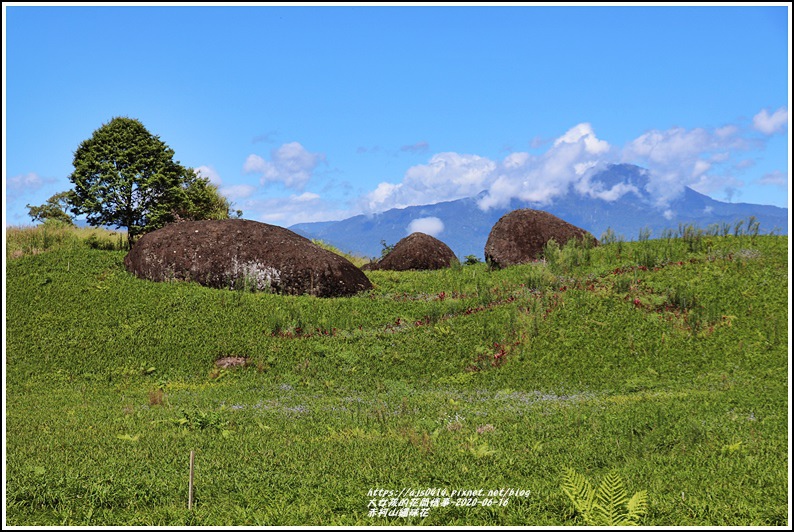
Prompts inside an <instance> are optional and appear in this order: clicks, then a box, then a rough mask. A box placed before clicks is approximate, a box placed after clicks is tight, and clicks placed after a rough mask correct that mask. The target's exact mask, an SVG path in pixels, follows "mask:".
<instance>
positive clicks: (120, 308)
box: [4, 224, 790, 527]
mask: <svg viewBox="0 0 794 532" xmlns="http://www.w3.org/2000/svg"><path fill="white" fill-rule="evenodd" d="M42 225H47V224H42ZM731 228H732V226H731ZM41 231H42V227H41V226H39V227H36V228H33V229H30V230H25V231H17V230H11V229H8V230H7V234H8V241H9V244H11V243H15V244H14V245H17V244H16V242H18V241H19V240H23V239H29V242H30V244H31V246H41V244H42V237H41ZM48 231H49V236H48V237H47V240H48V246H49V247H48V248H47V251H46V252H40V251H39V252H35V253H34V252H31V253H24V254H22V255H21V256H18V257H16V258H14V259H13V260H9V261H7V264H6V274H7V292H6V302H7V309H6V316H5V319H6V330H7V332H6V366H5V374H4V377H5V380H6V394H5V402H4V406H5V414H6V418H5V421H6V426H7V430H6V449H5V460H6V468H7V469H6V478H7V482H6V511H7V520H8V523H9V524H12V525H17V526H50V525H61V526H70V525H72V526H90V525H100V526H120V525H127V526H217V525H219V524H220V525H241V526H274V525H275V526H290V525H303V526H306V525H309V526H370V525H374V526H397V525H407V526H469V527H470V526H500V527H519V526H523V527H526V526H548V527H560V526H573V525H580V524H584V522H585V521H584V517H583V514H582V513H581V512H579V513H575V512H577V511H576V510H575V509H574V508H575V507H572V506H571V502H569V500H568V498H567V497H566V495H565V494H564V493H563V492H562V490H561V471H560V469H559V466H560V465H562V464H566V465H570V466H571V468H572V469H573V470H577V471H582V472H585V473H586V474H588V473H587V472H589V471H592V472H593V473H592V474H593V475H597V476H599V477H600V478H599V481H600V479H601V478H604V477H603V476H604V475H606V474H607V472H609V471H612V472H613V475H614V477H615V478H612V479H606V478H604V482H602V484H604V488H603V489H602V492H603V493H602V494H601V496H600V497H599V488H600V486H599V485H597V484H596V483H595V482H594V483H593V487H591V489H592V491H593V496H592V500H593V501H594V504H598V505H599V507H601V508H604V509H607V510H608V511H606V512H601V511H597V512H596V511H595V510H593V511H594V512H595V513H594V514H593V515H595V516H596V517H593V519H603V520H604V522H618V521H619V520H620V519H621V517H623V518H628V516H635V515H636V516H642V517H638V518H637V519H636V522H638V523H642V525H646V526H662V527H669V526H710V527H715V526H743V527H748V526H785V525H787V524H788V522H787V519H788V510H789V508H788V497H787V496H788V486H789V479H788V476H787V472H788V469H787V467H786V466H787V464H788V458H789V457H788V433H789V432H788V416H787V412H788V407H789V389H788V381H787V369H788V366H787V365H788V360H789V358H790V357H788V356H787V354H788V352H787V349H788V341H789V339H788V328H787V323H788V299H787V291H786V287H787V286H788V279H789V269H790V267H789V263H788V237H785V236H767V235H758V236H755V237H753V235H751V234H747V235H740V236H738V237H736V236H734V235H733V234H732V233H731V232H729V234H728V235H726V236H715V235H703V238H702V240H701V242H702V245H701V247H700V248H699V251H696V252H693V251H691V250H690V245H689V243H688V242H687V241H685V240H684V239H683V238H681V237H680V236H679V235H678V232H677V231H676V232H670V233H665V234H666V235H667V237H665V238H661V239H657V240H648V241H645V242H623V244H622V245H623V248H622V250H620V251H619V250H618V249H617V243H614V244H608V245H602V246H597V247H594V248H592V249H590V250H589V254H590V255H589V260H588V259H586V255H585V250H583V249H576V250H575V252H574V251H572V250H566V249H565V248H563V249H562V250H560V256H559V257H558V258H559V260H558V261H557V263H556V264H555V265H552V264H550V263H548V262H542V261H539V262H536V263H532V264H526V265H519V266H514V267H510V268H503V269H500V270H493V271H492V270H489V268H488V265H487V264H482V263H480V264H475V265H471V266H466V267H463V266H461V267H458V268H447V269H444V270H438V271H430V272H389V271H372V272H367V275H368V276H369V277H370V279H371V280H372V281H373V283H374V285H375V288H374V289H373V290H371V291H369V292H368V293H366V294H362V295H359V296H355V297H351V298H338V299H318V298H314V297H309V296H299V297H296V296H278V295H273V294H269V293H266V292H256V293H251V292H243V291H239V292H230V291H228V290H213V289H209V288H205V287H202V286H199V285H197V284H194V283H187V282H164V283H152V282H148V281H144V280H141V279H138V278H136V277H134V276H132V275H130V274H129V273H128V272H126V270H125V268H124V264H123V259H124V251H118V250H115V251H105V250H102V249H100V248H98V247H97V248H92V247H91V246H90V245H89V244H87V243H86V242H85V240H86V238H84V237H83V236H79V238H78V235H82V233H81V232H80V231H78V230H77V229H69V230H68V231H67V230H66V229H65V228H63V227H60V228H58V229H57V232H56V230H55V229H54V228H48ZM720 231H721V229H720ZM97 234H98V235H99V236H98V237H97V238H98V239H99V240H102V238H103V237H102V235H100V234H99V232H97ZM108 234H109V233H108ZM61 235H62V236H61ZM34 236H35V238H37V239H38V240H37V241H36V242H33V238H34ZM109 238H111V237H109ZM59 239H62V240H59ZM111 239H112V238H111ZM709 240H711V245H709V244H708V241H709ZM641 246H644V250H645V252H646V253H647V255H648V257H649V261H650V262H652V263H653V264H655V266H654V267H653V268H648V267H644V266H643V265H642V264H640V263H638V262H637V261H635V260H633V258H634V257H640V256H641V254H640V253H639V252H638V248H640V247H641ZM566 254H569V255H567V256H566ZM575 264H578V265H575ZM227 357H242V358H244V359H245V361H246V362H245V365H244V366H229V367H226V368H221V367H219V366H218V361H219V360H220V359H222V358H227ZM497 357H498V358H497ZM497 361H498V363H497ZM473 366H476V367H478V368H479V369H480V371H472V369H471V368H472V367H473ZM64 442H67V443H68V445H65V444H64ZM191 450H195V451H196V478H195V480H196V482H195V490H196V491H195V495H196V500H195V503H196V505H195V507H194V509H193V510H192V511H191V512H187V510H186V509H185V506H186V497H187V465H188V456H189V453H190V451H191ZM307 464H311V467H307ZM588 476H589V474H588ZM619 479H624V480H625V481H626V486H627V488H628V487H631V486H633V485H635V484H637V485H639V486H640V487H642V488H643V489H644V490H645V491H646V493H647V496H646V497H641V496H640V495H635V497H630V496H629V495H630V494H631V493H633V492H635V491H637V489H630V490H629V489H626V490H623V489H621V484H620V483H619V482H618V481H619ZM629 479H631V482H629ZM569 484H570V486H569V491H570V492H571V493H572V494H576V493H577V492H578V493H579V494H580V499H581V498H584V500H585V501H586V500H587V499H588V497H587V489H586V488H582V485H581V484H582V483H581V482H580V483H579V485H578V486H577V484H576V482H575V481H574V480H573V479H571V480H570V482H569ZM378 487H384V488H387V489H396V490H398V491H399V490H400V489H402V488H404V487H421V488H448V489H479V488H482V489H484V490H490V489H500V488H521V489H525V490H528V492H529V493H530V495H529V496H526V497H522V496H510V498H509V501H508V502H507V504H506V505H504V506H502V505H499V506H498V507H496V506H491V507H488V506H482V505H479V504H478V505H477V506H472V507H466V506H456V505H455V504H454V503H451V504H449V505H448V506H446V507H440V506H439V507H436V508H431V509H430V513H429V515H428V516H427V517H424V518H422V517H414V518H410V517H409V518H404V519H403V518H396V517H394V518H392V517H389V518H387V517H372V516H370V515H369V514H368V506H367V505H368V502H369V501H370V499H371V497H368V496H367V492H368V490H369V489H372V488H378ZM577 487H578V488H579V489H578V490H577V489H576V488H577ZM624 491H625V493H624ZM581 494H584V495H581ZM646 509H647V510H646ZM599 516H600V517H599ZM591 517H592V516H591Z"/></svg>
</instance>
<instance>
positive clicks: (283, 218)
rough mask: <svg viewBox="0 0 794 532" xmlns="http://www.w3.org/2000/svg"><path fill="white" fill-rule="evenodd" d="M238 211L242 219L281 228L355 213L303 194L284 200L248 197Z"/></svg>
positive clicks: (318, 197) (340, 218)
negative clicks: (241, 211) (242, 215)
mask: <svg viewBox="0 0 794 532" xmlns="http://www.w3.org/2000/svg"><path fill="white" fill-rule="evenodd" d="M240 208H241V209H242V210H243V212H244V213H245V217H246V218H248V219H251V220H257V221H260V222H265V223H269V224H273V225H279V226H281V227H289V226H291V225H294V224H297V223H308V222H325V221H329V220H343V219H345V218H349V217H351V216H354V215H355V214H358V213H356V212H353V211H350V210H346V209H340V208H338V206H337V204H336V203H334V202H330V201H328V200H325V199H323V198H322V197H321V196H320V195H319V194H315V193H313V192H303V193H301V194H291V195H289V196H286V197H269V198H250V199H248V200H246V201H244V202H243V203H242V204H241V206H240Z"/></svg>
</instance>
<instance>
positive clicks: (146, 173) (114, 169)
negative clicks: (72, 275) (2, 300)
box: [69, 117, 229, 246]
mask: <svg viewBox="0 0 794 532" xmlns="http://www.w3.org/2000/svg"><path fill="white" fill-rule="evenodd" d="M173 157H174V151H173V150H172V149H171V148H169V147H168V145H166V144H165V143H164V142H163V141H162V140H160V137H158V136H156V135H153V134H151V133H150V132H149V131H148V130H147V129H146V128H145V127H144V126H143V124H142V123H141V122H140V121H138V120H135V119H132V118H126V117H116V118H113V119H112V120H111V121H110V122H108V123H106V124H103V125H102V127H100V128H99V129H97V130H96V131H94V133H93V135H92V136H91V138H89V139H86V140H84V141H83V142H82V143H81V144H80V146H79V147H78V148H77V151H75V153H74V161H73V164H74V172H72V174H71V175H70V176H69V180H70V181H71V182H72V183H74V196H73V198H72V212H73V213H74V214H76V215H80V214H86V215H87V216H86V220H87V221H88V223H89V224H90V225H93V226H98V225H115V226H116V227H124V228H126V229H127V237H128V241H127V242H128V245H129V246H132V244H133V243H134V242H135V240H136V239H137V238H138V237H140V236H141V235H142V234H144V233H147V232H149V231H153V230H155V229H159V228H160V227H163V226H164V225H166V224H167V223H170V222H173V221H177V220H180V219H191V220H196V219H206V218H214V217H223V218H228V211H229V209H228V201H227V200H226V199H225V198H223V197H222V196H221V195H220V194H219V192H218V190H217V188H216V187H214V186H213V185H211V184H210V183H209V180H208V179H207V178H204V177H200V176H198V175H197V174H196V172H195V171H194V170H193V169H192V168H185V167H184V166H182V165H180V164H179V162H178V161H174V158H173ZM224 202H225V204H226V209H225V214H226V215H225V216H223V215H222V213H221V210H222V207H223V203H224Z"/></svg>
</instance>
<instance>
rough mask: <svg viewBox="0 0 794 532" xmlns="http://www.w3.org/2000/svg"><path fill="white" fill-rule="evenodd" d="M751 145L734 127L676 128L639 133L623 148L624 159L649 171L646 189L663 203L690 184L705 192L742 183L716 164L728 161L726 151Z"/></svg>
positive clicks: (661, 204)
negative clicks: (721, 170) (711, 128)
mask: <svg viewBox="0 0 794 532" xmlns="http://www.w3.org/2000/svg"><path fill="white" fill-rule="evenodd" d="M748 146H749V142H748V141H747V140H746V139H744V138H742V136H741V135H740V131H739V128H737V127H735V126H730V125H729V126H724V127H721V128H717V129H715V130H712V131H709V130H707V129H704V128H695V129H691V130H687V129H684V128H680V127H675V128H671V129H668V130H664V131H660V130H651V131H648V132H647V133H644V134H643V135H640V136H639V137H638V138H636V139H634V140H633V141H631V142H629V143H628V144H627V145H626V146H625V147H624V148H623V151H622V154H621V159H622V161H623V162H628V163H633V164H637V165H639V166H643V167H645V168H647V169H648V170H650V173H649V183H648V187H647V188H648V190H647V192H649V193H650V194H651V195H652V196H654V198H655V199H656V202H657V204H658V205H660V206H664V205H666V204H668V203H669V201H670V200H672V199H673V198H675V197H677V196H679V195H680V194H681V193H682V192H683V190H684V187H687V186H689V187H692V188H693V189H696V190H698V191H699V192H702V193H708V192H711V191H714V190H718V189H720V188H724V187H725V186H737V185H739V186H740V185H741V184H742V183H741V181H738V180H737V179H735V178H734V177H732V176H730V175H722V174H721V172H720V171H719V170H718V169H717V168H716V167H715V165H716V164H720V163H724V162H726V161H727V156H726V153H729V152H730V151H737V152H738V151H740V150H743V149H747V147H748Z"/></svg>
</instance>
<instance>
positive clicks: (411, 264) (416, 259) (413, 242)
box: [367, 232, 458, 271]
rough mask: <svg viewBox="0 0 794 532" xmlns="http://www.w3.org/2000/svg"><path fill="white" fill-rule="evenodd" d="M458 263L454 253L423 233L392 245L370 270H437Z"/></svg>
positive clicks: (440, 242)
mask: <svg viewBox="0 0 794 532" xmlns="http://www.w3.org/2000/svg"><path fill="white" fill-rule="evenodd" d="M457 262H458V258H457V257H456V256H455V253H453V252H452V250H451V249H450V248H449V246H447V245H446V244H445V243H443V242H442V241H441V240H439V239H437V238H435V237H432V236H430V235H426V234H425V233H418V232H417V233H411V234H410V235H408V236H407V237H405V238H403V239H402V240H400V241H399V242H397V243H396V244H395V245H394V248H393V249H392V250H391V251H390V252H389V253H388V254H387V255H386V256H385V257H383V258H382V259H381V260H379V261H378V262H376V263H371V264H368V265H367V269H370V270H395V271H406V270H438V269H441V268H449V267H450V266H452V265H453V264H455V263H457Z"/></svg>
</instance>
